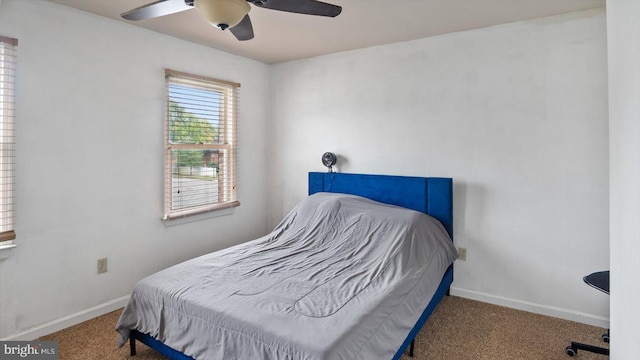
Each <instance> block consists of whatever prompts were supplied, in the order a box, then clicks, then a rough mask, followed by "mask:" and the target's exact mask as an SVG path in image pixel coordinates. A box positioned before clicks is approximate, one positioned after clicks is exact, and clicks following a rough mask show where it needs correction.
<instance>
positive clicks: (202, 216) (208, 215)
mask: <svg viewBox="0 0 640 360" xmlns="http://www.w3.org/2000/svg"><path fill="white" fill-rule="evenodd" d="M234 210H235V206H234V207H228V208H223V209H218V210H214V211H208V212H204V213H199V214H192V215H188V216H182V217H177V218H171V219H162V222H163V223H164V226H165V227H171V226H175V225H181V224H187V223H190V222H194V221H201V220H207V219H212V218H216V217H219V216H226V215H231V214H233V213H234Z"/></svg>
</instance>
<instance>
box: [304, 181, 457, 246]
mask: <svg viewBox="0 0 640 360" xmlns="http://www.w3.org/2000/svg"><path fill="white" fill-rule="evenodd" d="M317 192H332V193H343V194H352V195H358V196H363V197H366V198H369V199H371V200H375V201H379V202H382V203H385V204H391V205H397V206H402V207H405V208H408V209H412V210H416V211H420V212H423V213H425V214H429V215H431V216H433V217H434V218H436V219H438V220H440V222H441V223H442V225H444V227H445V229H447V232H448V233H449V236H451V239H453V181H452V179H451V178H436V177H427V178H425V177H414V176H393V175H365V174H346V173H320V172H310V173H309V195H311V194H315V193H317Z"/></svg>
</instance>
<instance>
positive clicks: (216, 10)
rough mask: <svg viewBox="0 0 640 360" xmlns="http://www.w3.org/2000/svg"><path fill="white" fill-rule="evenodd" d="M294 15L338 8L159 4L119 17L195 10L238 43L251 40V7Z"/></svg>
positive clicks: (293, 3) (299, 0)
mask: <svg viewBox="0 0 640 360" xmlns="http://www.w3.org/2000/svg"><path fill="white" fill-rule="evenodd" d="M249 4H253V5H255V6H258V7H261V8H265V9H271V10H280V11H286V12H291V13H297V14H307V15H317V16H328V17H336V16H338V15H340V12H342V7H341V6H337V5H332V4H327V3H324V2H321V1H316V0H159V1H155V2H152V3H150V4H147V5H144V6H141V7H138V8H135V9H133V10H129V11H127V12H125V13H122V14H120V16H122V17H123V18H125V19H127V20H133V21H137V20H144V19H151V18H155V17H159V16H164V15H169V14H174V13H177V12H181V11H185V10H189V9H192V8H194V7H195V8H196V9H197V10H198V11H199V12H200V14H202V16H203V17H204V18H205V19H206V20H207V21H208V22H209V23H211V25H214V26H216V27H218V28H219V29H221V30H225V29H229V30H230V31H231V33H232V34H233V35H234V36H235V37H236V38H237V39H238V40H240V41H244V40H250V39H253V26H252V25H251V19H250V18H249V11H250V10H251V6H250V5H249Z"/></svg>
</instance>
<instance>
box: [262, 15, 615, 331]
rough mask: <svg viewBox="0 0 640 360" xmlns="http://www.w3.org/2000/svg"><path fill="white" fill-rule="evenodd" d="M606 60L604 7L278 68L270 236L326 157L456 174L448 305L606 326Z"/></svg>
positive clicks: (382, 168) (374, 167)
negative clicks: (465, 300) (596, 285)
mask: <svg viewBox="0 0 640 360" xmlns="http://www.w3.org/2000/svg"><path fill="white" fill-rule="evenodd" d="M606 51H607V49H606V24H605V14H604V10H603V9H601V10H596V11H589V12H581V13H575V14H569V15H564V16H558V17H552V18H545V19H539V20H535V21H528V22H521V23H514V24H508V25H503V26H496V27H491V28H486V29H479V30H474V31H466V32H460V33H454V34H447V35H442V36H435V37H431V38H426V39H421V40H417V41H411V42H405V43H398V44H392V45H388V46H381V47H374V48H369V49H363V50H357V51H351V52H345V53H339V54H334V55H330V56H323V57H317V58H312V59H307V60H300V61H294V62H289V63H283V64H278V65H275V66H274V67H273V75H272V79H271V81H272V82H271V84H272V93H273V94H274V97H275V99H274V107H273V119H272V120H273V124H272V126H271V127H270V129H271V136H272V139H273V141H271V142H270V146H271V147H270V153H272V154H273V156H274V159H275V164H274V168H273V170H274V171H273V172H272V177H271V189H272V194H271V195H270V204H273V206H274V209H273V210H274V211H273V212H272V213H271V217H270V223H271V225H274V224H275V223H276V222H277V221H278V219H279V218H280V217H281V216H282V215H283V214H284V213H285V212H286V211H288V210H289V209H290V208H291V207H293V205H294V204H295V203H296V202H298V201H299V200H301V199H302V198H303V197H304V196H305V193H306V179H307V178H306V172H308V171H324V169H323V167H322V165H321V163H320V156H321V154H322V153H323V152H325V151H334V152H336V153H337V154H339V156H341V158H340V159H339V164H338V168H339V170H340V171H343V172H358V173H384V174H400V175H419V176H448V177H453V179H454V183H455V195H454V197H455V200H454V201H455V204H454V216H455V224H454V228H455V230H454V233H455V242H456V245H458V246H463V247H466V248H467V249H468V253H467V261H466V262H461V261H458V262H457V264H456V267H455V271H456V273H455V283H454V288H453V291H452V292H453V293H454V294H457V295H460V296H465V297H469V298H475V299H479V300H483V301H488V302H492V303H497V304H502V305H507V306H511V307H515V308H522V309H526V310H530V311H534V312H539V313H544V314H549V315H553V316H559V317H563V318H568V319H572V320H577V321H582V322H587V323H592V324H597V325H601V326H607V325H608V316H609V312H608V308H609V299H608V297H607V296H606V295H604V294H599V293H597V292H594V290H593V289H591V288H589V287H588V286H586V285H585V284H584V283H583V282H582V277H583V276H584V275H586V274H588V273H590V272H593V271H597V270H601V269H607V268H608V267H609V241H608V237H609V221H608V214H609V206H608V199H609V198H608V195H609V193H608V189H609V183H608V123H607V61H606Z"/></svg>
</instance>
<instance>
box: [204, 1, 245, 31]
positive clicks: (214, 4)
mask: <svg viewBox="0 0 640 360" xmlns="http://www.w3.org/2000/svg"><path fill="white" fill-rule="evenodd" d="M194 5H195V7H196V9H198V11H199V12H200V13H201V14H202V16H203V17H204V18H205V19H207V21H208V22H209V23H210V24H211V25H214V26H216V27H218V28H220V29H222V30H224V29H227V28H230V27H234V26H236V25H238V24H239V23H240V21H242V19H243V18H244V17H245V15H247V14H248V13H249V11H250V10H251V5H249V3H248V2H247V1H246V0H195V2H194Z"/></svg>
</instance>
